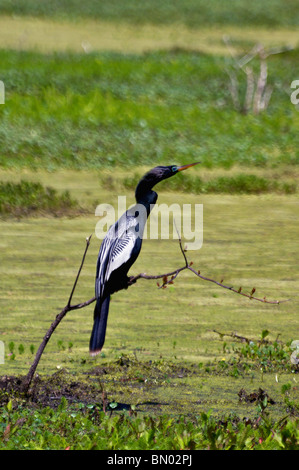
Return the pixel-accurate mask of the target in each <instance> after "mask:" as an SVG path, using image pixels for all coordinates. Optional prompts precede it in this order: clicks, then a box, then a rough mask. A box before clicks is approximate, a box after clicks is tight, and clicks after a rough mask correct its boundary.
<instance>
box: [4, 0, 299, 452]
mask: <svg viewBox="0 0 299 470" xmlns="http://www.w3.org/2000/svg"><path fill="white" fill-rule="evenodd" d="M81 5H82V3H80V4H79V2H72V4H71V6H72V11H73V15H72V19H76V18H78V17H79V16H80V18H82V16H83V15H82V11H81V10H80V8H81ZM139 5H141V4H140V2H139ZM148 5H150V12H149V11H148V10H144V9H146V8H147V7H148ZM178 5H180V9H174V8H173V3H170V2H168V1H167V2H163V3H161V2H160V3H159V5H158V4H157V5H156V3H154V2H151V3H150V4H149V3H142V5H141V7H140V9H136V8H135V7H136V3H135V2H129V3H128V2H126V3H123V2H122V3H121V2H117V3H115V2H112V3H111V2H109V4H108V2H107V3H106V2H96V3H95V2H88V3H86V4H85V7H84V8H85V10H84V12H86V17H87V16H92V18H97V17H99V16H101V18H102V19H103V20H105V21H106V20H107V21H108V20H109V21H111V20H114V19H115V18H117V20H118V19H119V18H122V20H125V21H127V22H132V23H133V24H136V22H143V21H144V19H145V18H146V21H151V22H152V23H155V24H161V23H163V22H164V23H165V24H166V23H167V22H168V21H169V22H172V21H176V19H177V18H178V15H179V16H180V21H183V22H185V24H187V25H189V26H193V25H195V26H199V25H201V24H203V23H204V24H205V25H208V24H212V23H213V24H214V25H215V24H216V23H215V21H217V22H218V23H222V24H223V23H225V24H227V23H228V22H229V23H230V24H236V25H238V27H240V26H242V25H244V24H245V22H246V21H248V22H249V24H251V22H252V24H254V25H257V24H258V25H263V26H269V25H271V26H272V25H274V24H276V25H278V26H284V27H289V26H296V24H297V16H296V15H295V14H294V12H295V11H296V10H295V8H297V7H295V6H294V8H293V9H292V14H290V10H288V8H284V6H285V5H283V3H282V2H275V3H273V2H271V8H266V7H265V4H263V5H260V3H257V2H254V3H252V4H251V6H250V8H251V10H250V15H249V16H248V15H245V14H244V12H245V11H246V12H247V9H248V7H247V4H246V5H245V2H243V1H239V2H238V3H235V2H233V4H231V5H232V6H233V7H234V8H235V9H234V12H233V13H232V11H231V10H230V9H229V10H227V11H226V10H225V11H224V10H223V8H224V6H223V5H222V3H221V2H215V3H214V2H213V7H214V8H210V5H209V10H207V9H206V7H205V6H204V5H203V4H202V3H201V2H197V3H196V5H195V4H194V3H191V2H184V3H183V2H182V3H181V4H178V3H176V4H175V6H178ZM289 5H290V4H289ZM67 6H68V7H70V3H69V2H68V4H66V3H65V2H59V4H58V3H57V4H56V3H54V2H51V3H49V2H48V3H46V2H39V3H37V2H33V1H28V2H26V3H25V2H18V3H17V4H16V3H15V5H14V7H12V6H11V3H10V2H1V6H0V8H2V10H0V11H2V12H3V13H8V14H10V13H12V11H14V13H18V14H26V15H38V16H44V15H45V16H46V18H48V17H49V16H52V17H53V18H54V17H55V18H58V17H59V18H60V19H61V18H65V17H66V16H68V17H69V15H68V13H69V10H67ZM153 6H155V8H153ZM190 7H192V9H191V8H190ZM199 7H200V8H201V10H199ZM12 8H15V9H14V10H12ZM197 8H198V9H197ZM261 8H263V11H261ZM162 10H163V11H162ZM199 11H200V15H199V14H198V13H197V12H199ZM162 13H163V14H162ZM228 17H229V20H228V19H227V18H228ZM242 18H243V19H242ZM245 18H246V20H245ZM251 44H252V43H251V42H250V44H249V43H248V41H247V42H246V41H245V43H244V45H245V46H246V47H250V46H251ZM297 61H298V50H294V51H292V52H288V53H286V54H283V55H278V56H274V57H272V58H271V60H269V70H268V72H269V82H270V83H271V84H272V85H274V91H273V95H272V98H271V101H270V106H269V108H268V110H267V111H266V112H265V113H262V114H260V115H259V116H255V115H252V114H248V115H243V114H240V113H238V112H237V111H235V110H234V109H233V106H232V101H231V97H230V93H229V88H228V85H229V80H228V76H227V74H226V71H225V67H226V66H227V65H228V59H227V57H222V56H216V55H213V56H211V55H206V54H203V53H199V52H195V51H192V50H190V51H188V50H182V49H172V50H164V51H158V52H152V53H147V54H142V55H137V54H127V55H123V54H121V53H112V52H106V53H99V52H93V53H90V54H83V53H82V54H74V53H67V52H64V53H51V54H47V55H43V54H41V53H38V52H25V51H5V50H1V51H0V62H1V70H0V74H1V75H0V79H1V80H3V81H4V83H5V88H6V103H5V105H1V106H0V124H1V125H0V140H1V149H0V166H1V170H0V180H1V181H2V183H1V187H2V188H3V189H4V191H2V193H3V194H2V199H5V198H7V200H8V201H10V202H9V203H8V204H10V207H9V210H10V211H11V210H14V207H20V206H21V207H22V208H24V209H26V206H29V207H30V208H31V207H32V200H33V205H34V204H36V201H37V200H38V204H41V205H43V204H44V202H43V201H45V200H46V203H45V204H46V205H45V206H44V210H43V214H42V215H43V217H26V218H25V217H23V218H19V219H18V220H16V219H13V218H7V219H6V220H1V221H0V228H1V235H2V236H1V241H0V247H1V253H2V254H1V265H0V299H1V325H0V340H1V341H3V342H4V346H5V364H1V365H0V371H1V375H2V377H4V376H6V375H9V376H19V375H24V374H26V373H27V372H28V369H29V367H30V365H31V363H32V361H33V358H34V354H35V352H36V350H37V348H38V346H39V344H40V342H41V340H42V337H43V336H44V334H45V332H46V331H47V329H48V328H49V326H50V324H51V322H52V321H53V319H54V318H55V316H56V315H57V313H59V311H60V310H61V309H62V308H63V307H64V306H65V304H66V302H67V299H68V296H69V293H70V290H71V287H72V285H73V282H74V278H75V276H76V273H77V269H78V267H79V264H80V261H81V256H82V254H83V250H84V248H85V239H86V237H87V236H89V235H90V234H93V238H92V243H91V246H90V248H89V251H88V254H87V258H86V262H85V265H84V269H83V271H82V274H81V277H80V281H79V284H78V287H77V290H76V293H75V298H74V301H78V302H79V301H82V300H86V299H89V298H90V297H92V296H93V295H94V276H95V266H96V259H97V253H98V249H99V246H100V242H101V241H100V240H98V239H97V238H96V236H95V234H94V230H95V226H96V223H97V221H98V218H97V217H95V215H94V210H95V207H96V205H97V204H100V203H104V202H108V203H110V204H113V205H116V203H117V196H118V195H119V194H122V195H124V194H125V195H127V196H128V200H127V203H128V205H129V204H131V203H132V202H133V201H134V194H133V188H134V185H135V182H136V179H137V177H136V176H134V175H135V173H136V174H137V173H138V174H141V173H143V171H145V170H146V169H148V168H149V167H152V166H154V165H156V164H172V163H178V164H184V163H189V162H190V161H194V160H196V161H197V160H201V162H202V163H201V165H200V166H198V167H196V169H194V170H192V171H193V173H192V174H191V173H189V175H181V176H182V178H179V176H178V178H177V179H176V180H174V179H173V180H171V181H165V182H164V183H163V185H162V184H161V187H160V188H159V190H158V192H159V200H158V203H167V204H171V203H173V202H179V203H180V204H181V205H182V204H192V205H194V204H197V203H202V204H203V207H204V243H203V247H202V248H201V250H199V251H194V252H191V251H190V252H187V255H188V258H189V260H192V261H193V262H194V267H195V268H197V269H200V271H201V274H202V275H206V276H208V277H211V278H214V279H216V280H219V281H220V280H221V279H224V281H225V283H226V284H228V285H233V286H235V287H237V288H238V287H239V286H242V289H243V291H244V292H250V291H251V289H252V288H253V287H255V288H256V295H257V296H259V297H263V296H266V297H267V299H274V300H276V299H281V300H284V299H290V301H289V302H285V303H281V304H280V305H271V304H266V303H263V302H254V301H250V300H248V299H245V298H243V297H241V296H238V295H236V294H234V293H232V292H229V291H227V290H223V289H221V288H220V287H217V286H216V285H214V284H210V283H207V282H204V281H200V280H199V279H197V278H196V277H195V276H193V275H192V274H191V273H189V272H184V273H182V274H181V275H180V276H179V278H178V279H177V280H176V281H175V284H174V285H171V286H169V287H168V288H167V289H158V287H157V285H156V283H155V282H154V281H153V282H149V281H145V280H140V281H138V283H137V285H134V286H132V287H131V288H130V289H128V291H123V292H119V293H116V294H115V295H114V296H113V300H112V302H111V310H110V315H109V323H108V330H107V339H106V343H105V348H104V350H103V353H102V355H100V356H98V357H97V358H96V359H93V358H91V357H89V354H88V342H89V336H90V332H91V327H92V316H93V307H92V306H89V307H87V308H85V309H82V310H77V311H74V312H70V313H69V314H68V315H67V317H66V318H65V319H64V321H63V322H62V323H61V325H60V326H59V328H58V329H57V331H56V332H55V333H54V335H53V337H52V338H51V340H50V342H49V344H48V345H47V348H46V350H45V352H44V354H43V357H42V360H41V362H40V364H39V367H38V369H37V372H38V374H39V376H40V379H41V380H44V381H45V383H46V385H47V386H49V387H50V388H48V390H50V391H51V392H50V393H48V395H47V399H48V400H51V399H52V398H51V397H52V391H53V396H54V398H55V397H57V399H59V400H58V401H59V403H60V405H59V407H58V413H56V412H55V410H53V409H52V407H51V408H50V407H44V409H43V410H41V409H40V407H38V406H37V405H34V407H33V408H31V407H28V406H27V409H26V407H25V408H24V406H23V405H24V403H23V402H22V399H21V397H19V396H18V395H17V394H14V391H11V392H7V393H6V392H5V390H4V391H2V392H1V400H2V408H1V411H0V446H2V448H44V449H48V448H51V449H54V448H67V447H69V446H70V448H108V446H109V445H110V447H111V449H118V448H124V447H125V446H126V445H127V446H128V448H136V446H139V447H140V448H141V447H142V448H153V447H154V446H157V447H158V448H159V449H162V448H172V449H180V448H183V449H187V448H194V447H195V448H234V449H235V448H240V449H241V448H242V449H244V448H260V449H265V448H267V449H268V448H286V449H291V448H295V447H296V446H297V447H298V431H297V427H298V420H297V421H296V416H298V400H297V395H296V394H297V393H298V390H297V383H296V375H295V371H296V370H295V369H294V368H293V367H292V365H291V361H290V354H291V351H290V349H289V345H290V343H291V341H292V340H297V339H298V338H297V336H296V334H297V330H298V328H297V324H298V322H297V315H298V288H299V285H298V275H297V273H298V261H297V258H298V257H297V251H298V249H297V245H298V200H297V199H298V198H297V195H296V194H292V193H293V192H294V191H295V190H296V185H297V179H298V155H299V153H298V148H299V146H298V132H297V129H298V111H297V110H296V109H295V107H294V105H292V104H291V102H290V98H289V91H290V83H291V82H292V81H293V80H294V79H296V78H297V76H296V74H297ZM256 66H257V64H255V67H256ZM239 79H240V80H241V81H242V84H243V86H242V90H243V91H244V77H242V76H241V75H240V76H239ZM184 173H185V172H184ZM183 176H186V178H183ZM22 181H23V182H22ZM118 185H119V186H118ZM48 187H49V188H51V190H47V189H46V188H48ZM19 189H20V193H19V196H17V193H18V190H19ZM157 189H158V188H157ZM66 195H67V196H66ZM49 196H50V198H49ZM61 196H62V198H64V197H65V198H66V199H67V200H68V201H77V202H76V204H79V205H80V207H83V208H84V210H85V212H84V215H82V213H81V214H80V213H79V214H78V213H77V214H76V215H77V216H76V217H68V216H63V217H59V218H58V217H48V215H51V214H50V211H49V209H50V207H51V204H52V203H53V201H54V202H55V204H56V202H57V203H59V204H60V201H61ZM44 198H45V199H44ZM15 200H16V202H14V201H15ZM58 200H59V202H58ZM14 204H15V206H14ZM18 210H19V209H18ZM60 215H61V214H60ZM183 262H184V260H183V259H182V256H181V253H180V250H179V246H178V243H177V240H170V241H168V240H145V241H144V246H143V249H142V253H141V255H140V257H139V258H138V260H137V262H136V264H135V265H134V268H133V269H132V274H133V273H139V272H147V273H154V274H155V273H161V272H165V271H171V270H173V269H175V268H176V267H178V266H181V265H182V264H183ZM215 330H216V331H217V332H218V333H217V332H215ZM265 331H268V332H269V334H268V336H267V338H266V339H267V340H269V341H270V343H267V344H261V345H260V344H259V340H260V337H261V332H265ZM232 332H235V333H237V334H239V335H241V336H244V337H246V338H250V339H251V342H250V343H246V344H241V343H237V341H236V340H235V339H233V338H230V337H229V335H230V334H231V333H232ZM223 335H224V336H223ZM225 335H228V338H229V339H227V337H226V336H225ZM57 371H58V374H59V373H60V372H62V376H65V377H67V378H68V380H69V381H70V382H67V383H66V388H65V389H64V393H62V389H61V388H60V385H61V382H59V380H57V382H55V380H56V378H57V377H56V378H55V374H53V373H54V372H57ZM59 371H60V372H59ZM99 374H100V375H99ZM59 377H60V376H59ZM99 377H100V380H101V382H100V381H99ZM48 380H49V384H48V383H47V381H48ZM75 381H77V382H78V384H79V385H80V383H82V384H83V386H84V387H83V392H84V393H83V394H80V395H79V398H78V397H77V398H78V403H77V404H74V403H73V402H71V403H70V404H69V405H68V404H67V402H66V401H65V399H64V398H62V399H61V397H63V396H64V395H68V394H69V393H71V391H72V390H74V389H75V387H74V382H75ZM81 381H82V382H81ZM71 384H73V385H72V386H71ZM103 387H104V391H105V392H106V393H107V394H108V398H109V403H112V404H114V405H113V406H117V407H118V405H119V406H120V405H121V404H124V405H125V406H126V407H127V408H128V409H129V410H130V411H129V413H128V414H126V413H125V412H123V411H121V408H119V409H118V408H117V407H116V408H113V406H112V407H111V409H110V408H109V409H108V410H106V413H103V411H102V404H101V399H102V392H103ZM260 389H262V390H265V391H266V393H267V395H266V396H268V397H269V398H271V400H270V401H271V403H270V401H269V402H267V400H265V399H263V400H260V401H259V402H258V403H257V402H256V401H254V403H251V402H250V398H251V397H252V396H255V395H256V394H257V393H258V392H257V391H258V390H260ZM91 390H94V391H95V395H93V394H92V393H91ZM241 392H242V393H241ZM240 397H241V398H242V399H240ZM83 398H84V403H80V400H82V399H83ZM247 399H248V401H247ZM272 400H273V401H274V403H273V402H272ZM58 401H56V404H57V403H58ZM99 402H100V403H99ZM135 412H136V413H137V416H136V415H135ZM268 412H269V414H268ZM111 413H112V416H110V415H111ZM180 416H181V417H180ZM285 416H287V418H286V422H285V421H284V420H282V418H284V417H285ZM281 420H282V421H281ZM258 423H259V425H258ZM84 429H85V430H86V432H85V431H84ZM78 436H79V438H80V440H78Z"/></svg>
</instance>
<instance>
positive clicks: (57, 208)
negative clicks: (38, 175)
mask: <svg viewBox="0 0 299 470" xmlns="http://www.w3.org/2000/svg"><path fill="white" fill-rule="evenodd" d="M75 206H76V201H75V200H73V199H72V198H71V197H70V194H69V192H68V191H64V192H63V193H61V194H57V192H56V191H55V190H54V189H53V188H50V187H47V188H44V187H43V186H42V185H41V184H40V183H32V182H30V181H21V182H20V183H11V182H6V183H4V182H0V215H8V214H10V215H17V216H21V215H28V214H32V213H37V212H39V213H40V212H41V211H46V212H47V213H52V214H57V213H65V212H67V211H69V210H70V209H74V208H75Z"/></svg>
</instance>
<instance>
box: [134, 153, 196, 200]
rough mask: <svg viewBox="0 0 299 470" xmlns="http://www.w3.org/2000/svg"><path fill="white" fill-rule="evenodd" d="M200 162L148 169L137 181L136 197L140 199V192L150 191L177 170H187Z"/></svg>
mask: <svg viewBox="0 0 299 470" xmlns="http://www.w3.org/2000/svg"><path fill="white" fill-rule="evenodd" d="M198 163H200V162H196V163H190V164H189V165H183V166H177V165H170V166H156V167H155V168H152V169H151V170H150V171H148V172H147V173H146V174H145V175H144V176H143V177H142V178H141V180H140V181H139V183H138V185H137V187H136V199H137V200H138V199H140V197H141V196H142V194H145V193H146V192H147V191H150V190H151V189H152V188H153V187H154V186H155V185H156V184H157V183H159V182H160V181H163V180H165V179H167V178H170V177H171V176H174V175H175V174H176V173H178V172H179V171H183V170H187V168H190V167H192V166H194V165H197V164H198Z"/></svg>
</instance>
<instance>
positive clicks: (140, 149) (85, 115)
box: [0, 51, 299, 169]
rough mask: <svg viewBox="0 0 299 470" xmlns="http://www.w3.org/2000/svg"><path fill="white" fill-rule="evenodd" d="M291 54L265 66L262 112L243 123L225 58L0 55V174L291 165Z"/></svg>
mask: <svg viewBox="0 0 299 470" xmlns="http://www.w3.org/2000/svg"><path fill="white" fill-rule="evenodd" d="M297 55H298V53H297V51H294V52H290V53H287V54H285V55H282V56H279V58H278V57H276V58H273V60H271V63H270V64H269V81H270V82H273V83H275V89H274V92H273V96H272V99H271V102H270V106H269V109H268V111H267V112H265V113H263V114H261V115H259V116H254V115H251V114H249V115H246V116H244V115H241V114H240V113H238V112H237V111H235V110H234V109H233V106H232V102H231V97H230V93H229V86H228V84H229V80H228V76H227V74H226V72H225V70H224V66H225V59H224V58H216V57H212V56H205V55H201V54H197V53H192V52H185V51H178V52H170V53H168V52H159V53H152V54H147V55H143V56H137V55H129V56H123V55H120V54H113V53H106V54H104V53H103V54H96V53H94V54H90V55H86V54H85V55H83V54H81V55H80V54H78V55H75V54H66V53H65V54H53V55H47V56H43V55H41V54H38V53H29V52H12V51H11V52H6V51H1V52H0V59H1V79H2V80H3V81H4V83H5V86H6V103H5V105H2V106H1V107H0V122H1V129H0V138H1V143H2V145H1V150H0V165H2V166H4V167H6V168H18V167H24V166H31V167H33V168H40V167H43V168H47V169H53V168H58V167H68V168H77V169H82V168H103V167H107V166H116V165H117V166H118V167H124V166H126V167H128V166H130V165H148V164H151V163H153V162H155V163H165V162H169V161H171V162H177V163H185V162H189V161H190V160H191V161H193V160H194V159H196V160H200V161H201V162H202V166H203V167H209V168H214V167H222V168H231V167H232V166H234V165H236V164H238V165H243V166H247V167H248V166H251V167H261V166H262V167H263V166H264V167H270V168H271V167H275V166H276V167H277V166H279V165H285V164H288V165H296V164H298V155H299V154H298V147H299V145H298V132H297V127H298V119H299V115H298V112H297V110H296V108H295V106H294V105H292V104H291V102H290V98H289V96H288V95H287V93H286V90H287V89H289V87H290V83H291V82H292V80H293V79H294V77H295V76H296V60H297V59H296V58H297Z"/></svg>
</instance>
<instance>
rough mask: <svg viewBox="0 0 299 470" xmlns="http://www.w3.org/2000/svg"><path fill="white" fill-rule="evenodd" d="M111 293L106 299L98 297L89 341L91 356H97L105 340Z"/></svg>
mask: <svg viewBox="0 0 299 470" xmlns="http://www.w3.org/2000/svg"><path fill="white" fill-rule="evenodd" d="M109 303H110V295H108V297H105V298H104V299H101V298H98V299H97V302H96V306H95V308H94V323H93V329H92V332H91V337H90V342H89V352H90V354H91V356H96V355H97V354H98V353H99V352H101V349H102V347H103V345H104V342H105V335H106V327H107V319H108V312H109Z"/></svg>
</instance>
